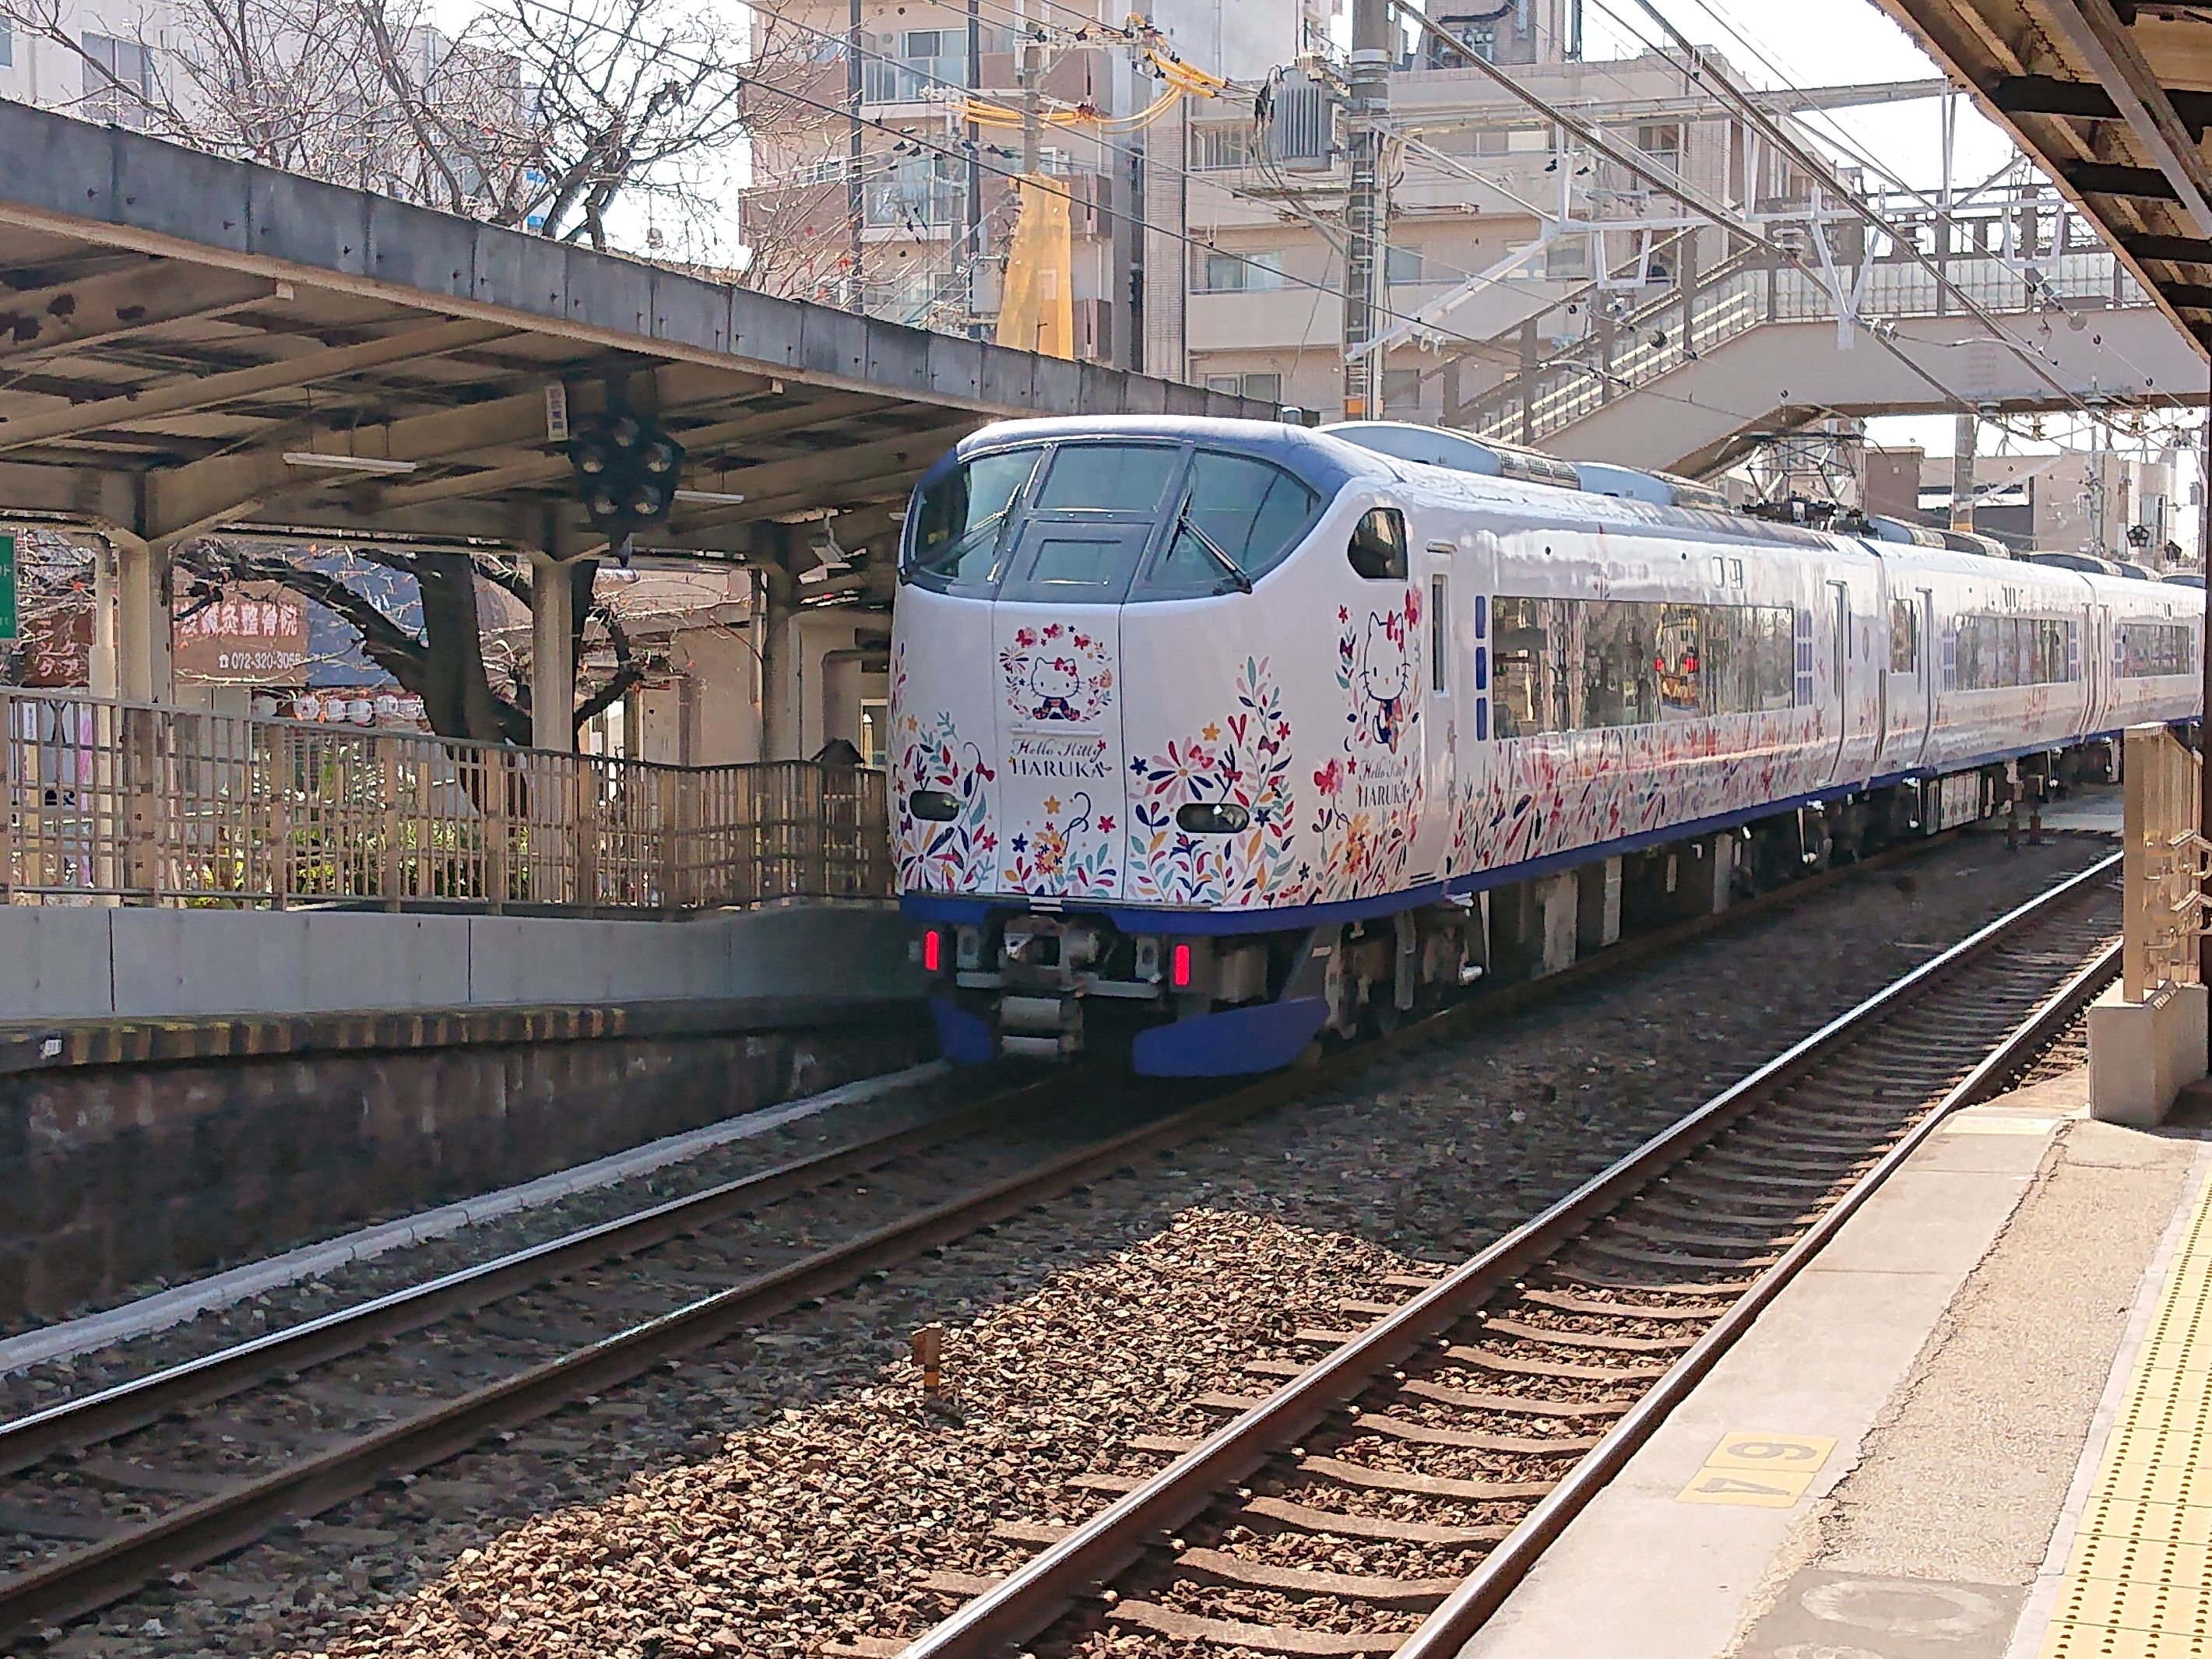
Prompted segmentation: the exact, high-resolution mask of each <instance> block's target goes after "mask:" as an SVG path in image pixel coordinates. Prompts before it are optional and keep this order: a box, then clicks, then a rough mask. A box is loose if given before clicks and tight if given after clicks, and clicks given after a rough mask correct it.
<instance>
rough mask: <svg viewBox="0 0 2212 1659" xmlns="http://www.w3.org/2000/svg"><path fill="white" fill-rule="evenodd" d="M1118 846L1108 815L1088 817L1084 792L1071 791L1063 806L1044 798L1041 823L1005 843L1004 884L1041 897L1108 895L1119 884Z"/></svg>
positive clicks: (1088, 800)
mask: <svg viewBox="0 0 2212 1659" xmlns="http://www.w3.org/2000/svg"><path fill="white" fill-rule="evenodd" d="M1120 847H1121V843H1120V842H1119V840H1118V839H1117V838H1116V836H1115V834H1114V815H1113V814H1112V813H1110V812H1101V813H1097V814H1096V815H1095V816H1094V814H1093V811H1092V808H1091V795H1090V793H1089V792H1088V791H1087V790H1082V789H1079V790H1077V791H1076V792H1075V793H1074V794H1073V797H1072V798H1071V799H1069V800H1068V801H1067V802H1066V805H1065V806H1064V807H1063V805H1062V803H1061V802H1060V799H1059V798H1058V797H1056V796H1053V795H1047V796H1046V797H1045V799H1044V822H1043V823H1042V824H1041V825H1040V824H1035V823H1031V824H1026V825H1024V827H1023V828H1022V829H1020V830H1019V831H1018V832H1017V833H1016V834H1015V836H1014V837H1013V838H1012V840H1011V841H1009V842H1007V843H1006V850H1007V852H1008V853H1009V854H1012V858H1011V860H1010V862H1009V863H1008V864H1007V866H1006V883H1007V884H1008V885H1009V886H1011V887H1012V888H1013V889H1015V890H1017V891H1019V892H1023V893H1028V894H1032V895H1035V896H1041V897H1052V896H1062V897H1069V898H1086V897H1094V896H1110V895H1111V894H1112V893H1113V891H1114V890H1115V886H1116V885H1117V884H1119V882H1120V880H1121V875H1120V872H1119V871H1118V870H1117V869H1116V867H1115V861H1116V857H1117V854H1118V853H1119V851H1120Z"/></svg>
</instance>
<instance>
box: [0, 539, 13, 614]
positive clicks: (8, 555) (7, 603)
mask: <svg viewBox="0 0 2212 1659" xmlns="http://www.w3.org/2000/svg"><path fill="white" fill-rule="evenodd" d="M14 638H15V538H14V537H13V536H10V535H9V534H7V533H6V532H0V640H12V639H14Z"/></svg>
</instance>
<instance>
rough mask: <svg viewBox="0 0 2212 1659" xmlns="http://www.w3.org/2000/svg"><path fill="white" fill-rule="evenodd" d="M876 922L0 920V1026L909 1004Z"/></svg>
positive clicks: (103, 913) (14, 908) (277, 914)
mask: <svg viewBox="0 0 2212 1659" xmlns="http://www.w3.org/2000/svg"><path fill="white" fill-rule="evenodd" d="M908 937H909V930H908V927H907V926H906V924H905V923H904V922H903V921H902V920H901V919H900V918H899V916H898V915H897V914H896V912H895V911H893V910H891V909H890V908H884V907H871V906H859V905H852V906H847V905H797V906H787V907H780V908H771V909H766V910H746V911H729V912H725V913H722V914H720V915H714V916H707V917H700V918H696V919H692V920H689V921H584V920H576V919H571V918H565V917H563V918H554V917H537V916H457V915H391V914H387V913H383V912H371V911H340V910H317V911H301V910H293V911H267V910H259V911H256V910H167V909H131V908H121V909H106V908H62V907H58V906H55V907H44V906H31V905H0V1024H5V1023H9V1022H21V1021H34V1020H52V1021H64V1020H77V1019H106V1018H162V1017H184V1016H192V1015H203V1016H204V1015H231V1014H239V1015H246V1014H282V1015H291V1014H318V1013H344V1012H362V1011H368V1010H372V1009H380V1010H393V1009H440V1008H462V1007H479V1006H517V1005H528V1004H543V1003H552V1004H566V1003H593V1002H640V1001H649V1000H657V999H660V998H726V997H750V996H771V995H773V996H799V997H803V996H811V995H821V994H839V995H844V996H854V995H860V996H867V995H908V996H918V995H920V994H921V979H920V976H919V973H918V970H917V969H915V966H914V964H913V963H912V961H911V960H910V957H909V954H908Z"/></svg>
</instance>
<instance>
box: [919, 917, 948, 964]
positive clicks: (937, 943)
mask: <svg viewBox="0 0 2212 1659" xmlns="http://www.w3.org/2000/svg"><path fill="white" fill-rule="evenodd" d="M921 970H922V972H924V973H926V974H941V973H943V972H944V971H945V935H944V934H943V933H939V931H938V930H937V929H936V928H934V927H933V928H931V929H930V930H929V931H928V932H927V933H924V934H923V935H922V936H921Z"/></svg>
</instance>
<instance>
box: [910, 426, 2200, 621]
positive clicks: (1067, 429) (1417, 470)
mask: <svg viewBox="0 0 2212 1659" xmlns="http://www.w3.org/2000/svg"><path fill="white" fill-rule="evenodd" d="M1110 437H1126V438H1153V439H1160V440H1164V441H1170V442H1175V443H1205V444H1210V445H1213V446H1217V447H1220V448H1224V449H1231V450H1235V451H1237V452H1238V453H1243V454H1248V455H1256V456H1260V457H1262V458H1264V459H1268V460H1272V461H1274V462H1276V463H1278V464H1279V465H1283V466H1286V467H1290V468H1291V469H1293V470H1295V471H1297V473H1298V475H1299V476H1300V477H1304V478H1305V479H1307V480H1308V481H1309V482H1310V483H1316V484H1321V485H1323V486H1325V487H1326V488H1327V489H1329V490H1331V491H1334V490H1337V489H1342V488H1343V487H1344V486H1345V485H1346V484H1347V483H1352V481H1353V480H1354V479H1357V478H1365V479H1370V480H1377V481H1389V482H1391V483H1398V484H1401V485H1408V486H1411V487H1413V489H1417V490H1419V491H1420V492H1421V493H1422V494H1424V495H1428V496H1429V497H1430V498H1431V501H1433V502H1435V503H1437V504H1443V503H1446V502H1454V503H1460V504H1464V505H1466V506H1468V507H1480V508H1486V509H1490V510H1492V511H1495V510H1498V509H1499V508H1510V509H1514V510H1517V511H1520V512H1522V513H1528V515H1529V516H1530V517H1532V518H1534V519H1536V520H1539V521H1541V522H1548V523H1552V524H1556V525H1558V526H1560V527H1562V528H1565V529H1571V528H1574V527H1576V526H1589V527H1593V528H1595V527H1597V526H1603V527H1604V528H1605V529H1607V531H1610V532H1616V533H1618V532H1629V533H1631V534H1633V533H1637V532H1643V533H1644V534H1649V535H1664V534H1668V533H1669V532H1672V533H1674V534H1678V535H1679V534H1682V533H1684V532H1687V533H1688V534H1689V535H1690V536H1692V537H1693V538H1695V539H1697V540H1699V541H1702V542H1711V543H1722V544H1735V545H1740V546H1746V547H1750V546H1758V545H1765V546H1769V547H1797V548H1805V549H1817V550H1821V551H1825V552H1842V553H1861V554H1869V553H1870V554H1872V555H1874V556H1876V557H1878V558H1895V557H1898V556H1903V555H1909V556H1911V557H1912V558H1914V559H1917V560H1924V561H1926V562H1929V563H1932V564H1937V565H1940V566H1942V567H1943V568H1948V569H1951V570H1954V571H1957V572H1959V573H1960V574H1966V575H1976V576H1981V577H1984V578H1985V579H1990V580H2002V581H2005V582H2009V583H2015V584H2019V585H2021V586H2042V585H2045V584H2047V585H2049V586H2052V587H2055V588H2056V587H2065V588H2072V589H2073V590H2074V591H2075V592H2079V591H2080V589H2081V586H2087V587H2088V588H2089V589H2090V590H2091V591H2093V592H2100V593H2103V594H2105V595H2106V597H2107V598H2108V599H2133V600H2134V601H2136V602H2137V603H2138V604H2140V602H2141V601H2142V600H2143V599H2148V598H2155V597H2157V596H2158V594H2159V590H2160V586H2162V585H2161V584H2158V583H2152V582H2143V581H2140V580H2129V579H2128V578H2126V577H2124V576H2121V575H2117V574H2103V573H2096V574H2092V573H2087V572H2082V571H2077V570H2065V569H2061V568H2057V566H2055V565H2054V564H2051V563H2046V562H2039V561H2035V560H2034V559H2033V556H2022V557H2020V558H2015V559H1998V558H1996V557H1993V556H1990V555H1989V554H1986V553H1983V552H1979V551H1976V552H1967V551H1964V550H1959V549H1955V548H1952V547H1947V546H1945V545H1943V544H1942V538H1941V537H1940V536H1937V535H1935V534H1933V533H1930V534H1929V536H1928V538H1927V539H1928V540H1929V541H1934V542H1935V543H1936V545H1934V546H1929V545H1926V544H1924V543H1922V544H1918V545H1915V544H1912V543H1909V542H1905V541H1904V540H1902V539H1901V538H1900V539H1899V540H1895V541H1887V542H1885V541H1884V540H1882V539H1881V538H1880V537H1879V535H1878V533H1873V532H1870V533H1868V534H1864V535H1857V536H1853V535H1845V534H1843V533H1841V532H1833V531H1825V530H1814V529H1812V528H1810V527H1808V526H1802V525H1792V524H1781V523H1778V522H1776V521H1775V520H1771V519H1760V518H1753V517H1752V516H1751V515H1749V514H1747V513H1736V512H1732V511H1729V510H1726V509H1720V508H1713V507H1675V506H1667V505H1662V504H1660V503H1656V502H1653V501H1640V500H1637V499H1634V498H1632V497H1629V496H1626V495H1608V494H1601V493H1599V492H1597V491H1595V490H1590V489H1577V488H1575V487H1573V486H1571V485H1562V484H1552V483H1533V482H1528V481H1524V480H1522V479H1517V478H1513V477H1495V476H1491V475H1488V474H1484V473H1477V472H1469V471H1462V470H1461V469H1459V468H1456V467H1448V466H1439V465H1432V464H1431V463H1428V462H1425V461H1412V460H1406V459H1401V458H1400V457H1397V456H1395V455H1388V454H1384V453H1381V452H1379V451H1377V450H1373V449H1369V448H1365V447H1362V446H1361V445H1358V444H1355V443H1352V442H1349V441H1346V440H1345V439H1342V438H1339V437H1335V436H1334V435H1331V434H1330V433H1329V432H1328V429H1327V428H1311V427H1304V426H1296V425H1292V424H1291V423H1290V422H1285V421H1235V420H1217V419H1212V418H1210V417H1206V416H1188V415H1100V416H1058V417H1054V418H1051V419H1046V420H1017V421H996V422H992V424H990V425H989V426H986V427H982V428H979V429H977V430H976V431H975V432H972V433H970V434H969V435H967V436H966V437H964V438H963V439H962V440H961V441H959V442H958V443H957V445H955V446H954V447H952V448H951V450H950V451H948V452H947V453H945V456H944V457H943V459H940V460H939V461H938V462H937V464H936V465H934V466H933V467H931V468H930V469H929V474H928V475H927V476H930V477H934V476H935V475H937V474H938V473H939V472H941V471H945V470H948V469H950V468H951V467H952V466H955V465H958V463H959V462H960V460H961V459H964V458H965V457H967V456H969V455H972V454H974V453H977V452H978V451H981V450H986V449H996V448H1000V447H1003V446H1006V445H1009V444H1018V443H1050V442H1054V441H1060V440H1063V439H1068V438H1110ZM1900 527H1902V526H1900ZM1977 539H1980V538H1977ZM1915 540H1916V541H1918V540H1919V538H1915ZM2191 614H2194V612H2193V611H2192V612H2191Z"/></svg>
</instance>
